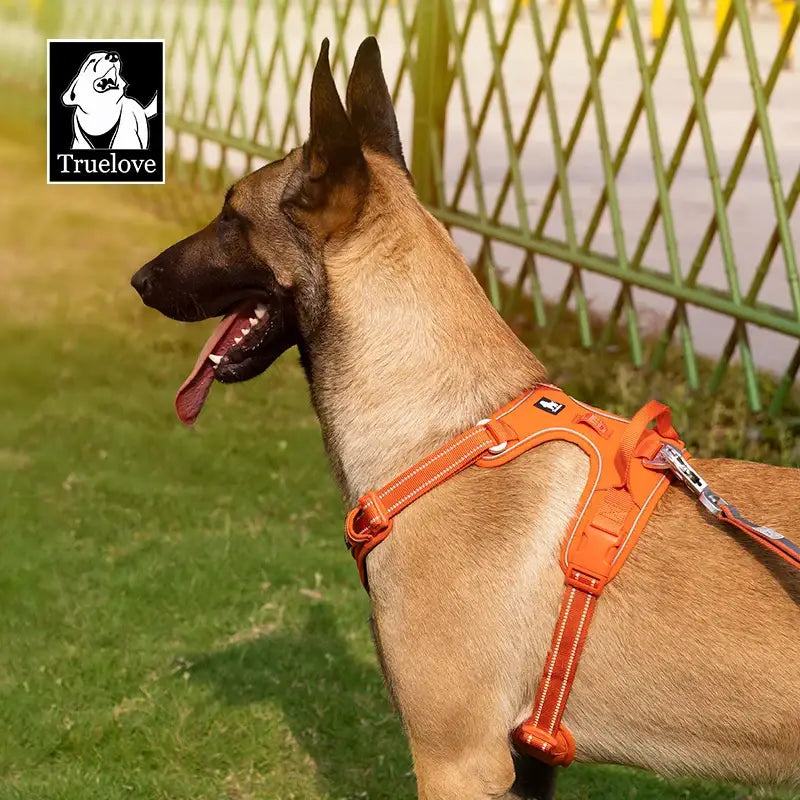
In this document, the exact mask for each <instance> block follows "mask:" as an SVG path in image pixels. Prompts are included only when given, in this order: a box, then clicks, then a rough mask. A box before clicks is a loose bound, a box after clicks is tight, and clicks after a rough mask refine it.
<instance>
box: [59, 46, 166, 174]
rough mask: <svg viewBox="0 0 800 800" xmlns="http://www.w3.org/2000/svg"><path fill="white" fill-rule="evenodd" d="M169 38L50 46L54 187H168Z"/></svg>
mask: <svg viewBox="0 0 800 800" xmlns="http://www.w3.org/2000/svg"><path fill="white" fill-rule="evenodd" d="M164 127H165V114H164V40H163V39H48V40H47V182H48V183H164V138H165V137H164Z"/></svg>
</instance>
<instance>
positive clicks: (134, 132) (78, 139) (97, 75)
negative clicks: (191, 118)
mask: <svg viewBox="0 0 800 800" xmlns="http://www.w3.org/2000/svg"><path fill="white" fill-rule="evenodd" d="M121 70H122V61H121V60H120V57H119V53H115V52H113V51H112V52H106V51H104V50H97V51H95V52H94V53H90V54H89V55H88V56H86V59H85V60H84V62H83V64H81V68H80V69H79V70H78V74H77V75H76V76H75V77H74V78H73V79H72V83H70V85H69V88H68V89H67V90H66V91H65V92H64V94H63V95H62V96H61V102H62V103H63V105H65V106H67V107H72V106H74V107H75V110H74V112H73V114H72V144H71V145H70V147H71V149H72V150H95V149H99V150H147V147H148V145H149V142H150V130H149V124H148V120H149V119H152V118H153V117H154V116H155V114H156V113H157V111H158V93H156V94H155V95H154V96H153V99H152V100H151V101H150V102H149V103H148V104H147V106H144V107H143V106H142V105H141V104H140V103H139V102H138V101H137V100H134V99H133V98H132V97H127V96H126V95H125V89H126V87H127V86H128V84H127V82H126V81H125V79H124V78H123V77H122V75H121V74H120V73H121Z"/></svg>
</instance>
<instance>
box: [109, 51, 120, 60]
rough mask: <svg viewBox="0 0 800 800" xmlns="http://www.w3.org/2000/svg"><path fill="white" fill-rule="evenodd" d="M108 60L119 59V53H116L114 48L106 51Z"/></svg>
mask: <svg viewBox="0 0 800 800" xmlns="http://www.w3.org/2000/svg"><path fill="white" fill-rule="evenodd" d="M106 61H119V53H115V52H114V51H113V50H112V51H111V52H110V53H106Z"/></svg>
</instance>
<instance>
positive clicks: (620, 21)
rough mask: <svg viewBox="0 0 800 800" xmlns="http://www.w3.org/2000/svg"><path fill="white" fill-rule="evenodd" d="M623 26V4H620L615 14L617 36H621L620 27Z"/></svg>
mask: <svg viewBox="0 0 800 800" xmlns="http://www.w3.org/2000/svg"><path fill="white" fill-rule="evenodd" d="M624 27H625V6H622V8H620V10H619V14H618V15H617V31H616V34H617V36H622V29H623V28H624Z"/></svg>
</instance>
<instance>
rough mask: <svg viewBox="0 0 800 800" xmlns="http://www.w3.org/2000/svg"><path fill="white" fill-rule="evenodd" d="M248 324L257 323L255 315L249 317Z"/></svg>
mask: <svg viewBox="0 0 800 800" xmlns="http://www.w3.org/2000/svg"><path fill="white" fill-rule="evenodd" d="M250 324H251V325H258V320H257V319H256V318H255V317H250Z"/></svg>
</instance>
